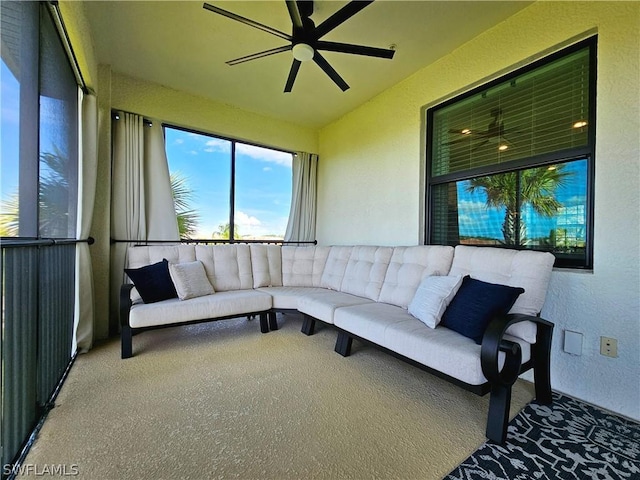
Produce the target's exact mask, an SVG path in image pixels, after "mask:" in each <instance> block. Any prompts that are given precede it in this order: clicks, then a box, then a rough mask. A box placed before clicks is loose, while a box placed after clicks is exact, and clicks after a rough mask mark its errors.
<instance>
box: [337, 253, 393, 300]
mask: <svg viewBox="0 0 640 480" xmlns="http://www.w3.org/2000/svg"><path fill="white" fill-rule="evenodd" d="M392 253H393V248H392V247H374V246H355V247H353V249H352V250H351V256H350V257H349V261H348V262H347V268H346V269H345V272H344V277H343V279H342V285H341V287H340V291H341V292H345V293H351V294H352V295H358V296H360V297H366V298H369V299H371V300H378V297H379V296H380V289H381V288H382V282H383V281H384V277H385V275H386V273H387V267H388V266H389V260H390V259H391V254H392Z"/></svg>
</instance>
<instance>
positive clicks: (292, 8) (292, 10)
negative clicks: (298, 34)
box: [286, 0, 302, 30]
mask: <svg viewBox="0 0 640 480" xmlns="http://www.w3.org/2000/svg"><path fill="white" fill-rule="evenodd" d="M286 1H287V8H288V9H289V16H290V17H291V23H293V29H294V30H298V29H302V17H301V16H300V9H299V8H298V2H297V1H296V0H286Z"/></svg>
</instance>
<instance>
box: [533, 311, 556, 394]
mask: <svg viewBox="0 0 640 480" xmlns="http://www.w3.org/2000/svg"><path fill="white" fill-rule="evenodd" d="M552 334H553V326H549V325H542V324H538V335H537V338H536V343H535V344H534V345H533V346H532V348H533V379H534V382H535V387H536V401H537V402H538V403H541V404H543V405H550V404H551V402H552V395H551V337H552Z"/></svg>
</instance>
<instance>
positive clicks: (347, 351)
mask: <svg viewBox="0 0 640 480" xmlns="http://www.w3.org/2000/svg"><path fill="white" fill-rule="evenodd" d="M352 344H353V338H352V337H350V336H349V335H347V334H346V333H344V332H338V338H337V339H336V347H335V349H334V350H335V351H336V352H337V353H339V354H340V355H342V356H343V357H348V356H349V355H351V345H352Z"/></svg>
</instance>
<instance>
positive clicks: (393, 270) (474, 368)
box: [120, 244, 554, 443]
mask: <svg viewBox="0 0 640 480" xmlns="http://www.w3.org/2000/svg"><path fill="white" fill-rule="evenodd" d="M553 261H554V257H553V256H552V255H551V254H549V253H543V252H534V251H517V250H510V249H502V248H492V247H471V246H463V245H460V246H457V247H455V248H454V247H449V246H436V245H418V246H399V247H387V246H369V245H364V246H330V247H329V246H305V247H302V246H282V247H280V246H278V245H263V244H250V245H247V244H232V245H215V246H202V245H198V246H193V245H174V246H164V245H162V246H140V247H132V248H130V249H129V251H128V261H127V263H128V268H127V273H128V274H129V276H130V277H132V278H133V279H134V283H136V287H138V286H140V287H144V285H142V284H141V285H139V284H140V283H141V282H140V281H138V282H136V279H135V277H136V276H139V275H140V274H141V273H145V272H146V271H148V270H149V269H151V268H154V269H156V271H157V270H159V269H162V272H163V273H162V275H163V276H164V282H165V283H167V282H168V283H169V284H171V285H170V286H173V287H175V296H177V297H178V298H167V299H160V300H159V301H153V302H151V303H145V302H143V301H142V299H141V297H140V295H139V293H138V291H137V290H138V289H137V288H135V287H133V286H132V285H131V284H128V283H125V284H124V285H123V287H122V290H121V309H120V319H121V326H122V358H128V357H131V356H132V355H133V346H132V337H133V335H134V334H136V333H139V332H141V331H144V330H148V329H152V328H162V327H166V326H176V325H181V324H188V323H195V322H202V321H209V320H222V319H227V318H233V317H239V316H245V315H246V316H257V317H259V318H260V328H261V331H262V332H263V333H267V332H268V331H269V330H277V328H278V325H277V317H276V313H277V312H287V311H298V312H300V313H302V314H303V318H304V320H303V325H302V332H303V333H305V334H306V335H312V334H313V333H314V330H315V328H316V325H317V323H318V322H320V323H321V324H326V325H330V326H331V327H332V328H334V329H335V330H336V331H337V340H336V345H335V350H336V352H338V353H339V354H341V355H343V356H345V357H347V356H349V355H350V354H351V352H352V349H353V341H354V340H356V341H357V342H359V343H364V344H370V345H374V346H375V347H376V348H380V349H382V350H384V351H385V352H388V353H389V354H392V355H394V356H396V357H398V358H401V359H402V360H404V361H406V362H408V363H410V364H412V365H415V366H417V367H419V368H421V369H423V370H426V371H429V372H431V373H433V374H436V375H438V376H439V377H441V378H444V379H446V380H448V381H450V382H452V383H454V384H456V385H458V386H460V387H462V388H464V389H466V390H468V391H471V392H473V393H475V394H478V395H485V394H487V393H490V402H489V417H488V422H487V431H486V435H487V437H488V438H489V439H491V440H493V441H496V442H499V443H503V442H504V440H505V438H506V432H507V424H508V415H509V407H510V399H511V388H512V385H513V384H514V383H515V381H516V380H517V378H518V376H519V375H520V374H522V373H523V372H525V371H527V370H529V369H533V371H534V381H535V389H536V400H537V401H538V402H540V403H544V404H548V403H550V402H551V386H550V378H549V360H550V359H549V355H550V348H551V336H552V331H553V324H552V323H550V322H548V321H546V320H543V319H541V318H540V317H539V316H538V315H539V313H540V311H541V310H542V307H543V305H544V301H545V297H546V291H547V286H548V283H549V279H550V275H551V270H552V267H553ZM143 278H144V276H143ZM167 279H168V280H167ZM142 283H143V282H142ZM442 285H447V287H446V288H444V287H442ZM443 288H444V290H443ZM169 289H170V288H169ZM143 290H144V288H143ZM147 295H148V294H147ZM169 296H170V297H171V295H169ZM143 297H144V295H143ZM503 297H504V298H503ZM154 300H155V299H154ZM498 300H499V302H498V303H501V305H500V306H499V307H498V306H497V305H494V304H493V303H492V302H494V303H495V302H496V301H498ZM487 302H488V303H487ZM505 302H506V303H505ZM478 315H480V316H479V317H478ZM438 322H441V323H440V324H439V325H438ZM483 322H484V323H483ZM469 329H471V330H469Z"/></svg>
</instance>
